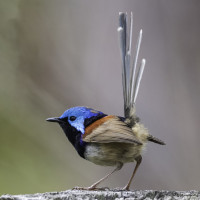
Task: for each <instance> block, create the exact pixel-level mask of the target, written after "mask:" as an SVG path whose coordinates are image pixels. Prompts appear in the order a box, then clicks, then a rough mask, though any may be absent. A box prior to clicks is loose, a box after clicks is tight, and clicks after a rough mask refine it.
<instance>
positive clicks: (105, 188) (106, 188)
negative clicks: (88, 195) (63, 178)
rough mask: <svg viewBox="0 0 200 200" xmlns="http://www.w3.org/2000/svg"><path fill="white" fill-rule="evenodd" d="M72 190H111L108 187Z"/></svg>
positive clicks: (75, 188)
mask: <svg viewBox="0 0 200 200" xmlns="http://www.w3.org/2000/svg"><path fill="white" fill-rule="evenodd" d="M72 190H109V188H108V187H102V188H96V187H74V188H73V189H72Z"/></svg>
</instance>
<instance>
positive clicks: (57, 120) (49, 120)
mask: <svg viewBox="0 0 200 200" xmlns="http://www.w3.org/2000/svg"><path fill="white" fill-rule="evenodd" d="M46 121H48V122H58V123H59V122H62V121H61V120H60V119H59V118H58V117H52V118H48V119H46Z"/></svg>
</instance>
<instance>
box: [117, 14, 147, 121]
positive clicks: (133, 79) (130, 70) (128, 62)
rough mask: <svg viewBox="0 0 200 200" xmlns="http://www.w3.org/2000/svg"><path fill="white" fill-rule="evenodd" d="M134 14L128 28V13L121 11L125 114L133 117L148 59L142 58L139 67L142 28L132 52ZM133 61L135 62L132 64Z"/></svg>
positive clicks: (119, 31)
mask: <svg viewBox="0 0 200 200" xmlns="http://www.w3.org/2000/svg"><path fill="white" fill-rule="evenodd" d="M132 29H133V14H132V12H131V17H130V28H129V29H128V17H127V13H119V27H118V33H119V40H120V51H121V58H122V84H123V96H124V115H125V117H126V118H127V117H133V116H134V115H135V102H136V99H137V95H138V91H139V86H140V82H141V78H142V74H143V71H144V67H145V63H146V60H145V59H142V61H141V64H140V65H139V68H138V69H137V70H136V68H137V62H138V55H139V51H140V45H141V41H142V30H140V33H139V36H138V40H137V44H136V48H135V52H134V53H133V55H132V53H131V45H132ZM132 63H133V64H132Z"/></svg>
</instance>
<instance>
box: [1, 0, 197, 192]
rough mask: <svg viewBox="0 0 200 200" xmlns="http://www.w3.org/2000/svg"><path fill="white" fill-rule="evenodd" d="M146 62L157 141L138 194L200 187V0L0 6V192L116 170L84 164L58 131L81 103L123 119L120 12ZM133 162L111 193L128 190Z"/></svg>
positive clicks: (145, 93)
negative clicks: (130, 17)
mask: <svg viewBox="0 0 200 200" xmlns="http://www.w3.org/2000/svg"><path fill="white" fill-rule="evenodd" d="M120 11H123V12H125V11H127V12H129V13H130V11H133V14H134V26H133V27H134V30H133V31H134V40H133V42H134V43H135V40H136V38H137V34H138V32H139V30H140V28H142V29H143V32H144V35H143V41H142V47H141V52H140V59H141V58H143V57H144V58H146V60H147V65H146V69H145V72H144V76H143V80H142V84H141V88H140V92H139V96H138V99H137V114H138V115H139V116H140V118H141V119H142V122H143V123H144V124H145V126H146V127H147V128H148V129H149V131H150V133H151V134H152V135H154V136H157V137H158V138H161V139H163V140H164V141H165V142H166V143H167V145H166V146H159V145H156V144H153V143H150V144H149V145H148V148H147V150H146V152H145V153H144V156H143V163H142V165H141V167H140V168H139V170H138V173H137V174H136V177H135V180H134V183H133V184H132V186H131V188H132V189H165V190H190V189H196V190H198V189H199V187H200V173H199V169H200V147H199V142H200V131H199V130H200V120H199V119H200V106H199V103H200V78H199V77H200V67H199V65H200V1H199V0H190V1H188V0H176V1H174V0H168V1H164V0H125V1H122V0H110V1H106V0H101V1H98V0H83V1H80V0H57V1H53V0H29V1H27V0H0V95H1V98H0V134H1V137H0V194H3V193H11V194H17V193H34V192H47V191H56V190H58V191H59V190H66V189H69V188H72V187H74V186H89V185H90V184H92V183H93V182H95V181H96V180H98V179H99V178H101V177H103V176H104V175H105V174H106V173H108V172H110V171H111V170H112V168H109V167H100V166H96V165H94V164H92V163H89V162H87V161H85V160H83V159H82V158H80V157H79V156H78V155H77V153H76V151H75V150H74V148H73V147H72V145H71V144H70V143H69V142H68V141H67V139H66V138H65V135H64V134H63V132H62V130H61V129H60V127H58V125H56V124H50V123H47V122H46V121H45V119H46V118H48V117H53V116H60V115H61V114H62V113H63V111H64V110H65V109H67V108H70V107H72V106H78V105H84V106H89V107H92V108H96V109H99V110H101V111H103V112H105V113H108V114H116V115H123V99H122V85H121V65H120V64H121V62H120V56H119V55H120V54H119V46H118V35H117V26H118V13H119V12H120ZM133 168H134V164H133V163H131V164H127V165H126V166H125V167H124V168H123V169H122V170H121V171H120V172H118V173H116V174H115V175H113V176H112V177H110V179H109V180H107V181H106V182H104V184H103V185H104V186H110V187H120V186H121V187H122V186H124V185H125V184H126V182H127V181H128V179H129V176H130V175H131V173H132V170H133Z"/></svg>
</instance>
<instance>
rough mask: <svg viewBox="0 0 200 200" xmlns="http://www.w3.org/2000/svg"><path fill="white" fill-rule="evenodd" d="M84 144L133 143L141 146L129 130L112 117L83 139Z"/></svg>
mask: <svg viewBox="0 0 200 200" xmlns="http://www.w3.org/2000/svg"><path fill="white" fill-rule="evenodd" d="M83 141H84V142H98V143H111V142H119V143H132V144H133V143H135V144H138V145H141V144H142V143H141V142H140V141H139V140H138V139H137V138H136V136H135V135H134V133H133V131H132V129H131V128H129V127H128V126H127V125H126V124H125V123H124V122H122V121H120V120H119V118H117V117H114V118H112V119H109V120H108V121H106V122H104V123H103V124H101V125H100V126H98V127H97V128H95V129H94V130H93V131H92V132H91V133H90V134H88V135H87V136H86V137H85V138H84V139H83Z"/></svg>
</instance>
